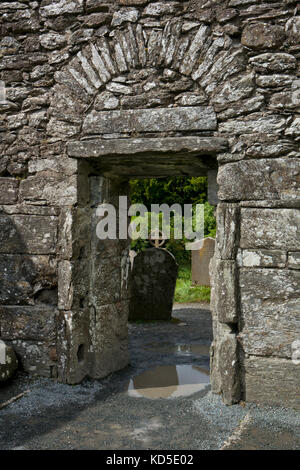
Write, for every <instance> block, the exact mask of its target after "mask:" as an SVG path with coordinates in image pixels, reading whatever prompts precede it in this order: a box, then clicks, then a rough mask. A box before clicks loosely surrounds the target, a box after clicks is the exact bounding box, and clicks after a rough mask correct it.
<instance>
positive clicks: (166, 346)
mask: <svg viewBox="0 0 300 470" xmlns="http://www.w3.org/2000/svg"><path fill="white" fill-rule="evenodd" d="M129 184H130V200H131V204H136V205H137V204H139V205H141V204H142V205H143V206H145V207H146V208H147V209H148V211H147V212H146V213H144V214H143V217H142V218H144V219H146V221H147V222H149V224H148V237H147V238H143V239H141V238H138V239H136V240H132V241H131V246H130V260H131V273H132V276H133V278H132V279H131V296H132V297H131V299H132V298H133V299H134V300H133V301H132V302H130V306H129V324H128V327H129V351H130V363H131V365H132V366H133V367H134V368H135V370H136V375H135V376H133V377H132V379H131V380H130V383H129V384H128V394H129V395H130V396H132V397H135V398H138V397H144V398H150V399H155V398H174V397H179V396H188V395H191V394H194V393H196V392H203V391H204V390H205V389H206V388H207V386H208V385H209V383H210V380H209V373H210V345H211V341H212V320H211V313H210V304H209V302H210V282H209V258H208V257H204V258H203V256H202V266H200V265H199V267H197V266H196V264H197V263H198V264H199V263H200V262H201V252H203V246H202V247H201V242H202V244H203V241H204V240H207V239H210V240H214V238H215V235H216V219H215V214H214V212H215V207H214V206H213V205H212V204H210V202H209V201H208V178H207V177H206V176H198V177H187V176H172V177H164V178H143V179H131V180H130V182H129ZM212 202H213V201H212ZM155 204H157V205H159V206H160V207H162V205H163V204H167V205H168V206H169V207H172V206H173V207H174V204H179V205H180V206H181V207H183V206H184V205H186V204H190V205H192V208H193V210H192V213H193V214H194V215H195V208H196V205H197V204H201V205H203V208H204V233H203V235H204V239H202V240H201V242H199V241H198V242H197V243H198V245H199V246H197V245H196V246H194V247H193V248H192V250H191V249H189V250H187V249H186V246H187V243H188V242H189V240H187V239H186V238H185V233H183V237H182V238H180V239H177V238H176V236H175V230H174V226H175V215H174V213H171V214H170V219H169V222H170V227H167V228H169V229H170V233H168V234H166V233H164V229H163V228H164V227H163V223H162V219H163V216H162V213H161V214H160V217H159V218H158V222H159V224H158V225H157V226H153V224H150V221H151V207H155V206H153V205H155ZM182 214H183V213H182ZM137 219H139V223H141V217H137V216H132V217H131V223H134V221H136V220H137ZM177 222H178V221H177ZM181 222H182V224H183V223H184V215H182V221H181ZM146 225H147V224H146ZM165 226H166V225H165ZM204 245H205V243H204ZM195 248H197V249H195ZM204 249H205V246H204ZM161 250H165V251H167V252H168V253H170V255H171V256H172V257H173V258H174V261H175V263H176V264H177V266H178V267H177V279H176V285H175V284H174V292H173V298H172V308H171V315H170V318H168V319H166V316H165V303H164V302H165V300H166V296H170V295H172V294H171V292H170V288H169V282H170V278H172V277H173V272H172V271H174V269H175V268H174V266H172V265H171V266H170V267H168V262H167V261H166V260H165V261H164V263H165V264H163V263H162V264H159V258H157V262H158V264H159V266H158V267H156V266H155V263H156V258H155V252H157V254H159V253H161ZM202 255H203V253H202ZM212 255H213V252H212V253H211V256H212ZM142 256H145V257H147V259H148V260H149V257H151V256H152V257H153V264H151V263H149V264H148V265H147V266H145V269H144V270H143V266H142V265H141V263H142V261H141V260H142ZM135 263H138V266H137V267H136V266H135ZM155 270H160V271H161V272H163V274H161V276H160V277H159V279H158V278H157V274H156V273H154V271H155ZM204 270H205V271H206V272H207V273H206V274H204V273H203V272H202V271H204ZM199 271H200V274H201V275H202V277H201V276H200V278H199V279H197V276H196V275H197V274H198V273H199ZM151 272H153V273H154V280H153V282H152V283H151V281H149V276H150V277H151ZM136 276H138V282H136ZM146 276H147V278H146ZM207 277H208V280H207V281H205V285H201V279H202V280H203V279H205V278H207ZM143 281H144V283H145V284H147V288H146V289H145V285H144V284H143ZM160 284H164V285H165V286H166V287H165V288H163V289H161V286H160ZM136 290H138V291H139V292H138V294H137V292H136ZM149 297H150V299H149ZM143 301H144V302H143ZM151 302H152V303H151ZM143 303H145V304H147V305H150V307H149V308H150V309H151V307H153V311H152V312H147V314H145V308H146V307H145V305H143ZM159 306H161V309H160V307H159ZM149 308H148V310H149ZM151 314H152V315H151Z"/></svg>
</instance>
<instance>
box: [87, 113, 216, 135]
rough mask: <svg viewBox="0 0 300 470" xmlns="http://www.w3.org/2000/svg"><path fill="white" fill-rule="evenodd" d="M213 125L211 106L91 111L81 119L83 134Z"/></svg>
mask: <svg viewBox="0 0 300 470" xmlns="http://www.w3.org/2000/svg"><path fill="white" fill-rule="evenodd" d="M216 129H217V116H216V113H215V111H214V109H213V107H212V106H194V107H186V108H183V107H176V108H156V109H134V110H116V111H92V112H91V113H90V114H88V115H87V116H86V118H85V120H84V123H83V132H84V134H86V135H96V134H112V133H114V132H118V133H119V132H120V133H128V132H170V131H171V132H176V131H177V132H178V131H184V132H185V131H215V130H216Z"/></svg>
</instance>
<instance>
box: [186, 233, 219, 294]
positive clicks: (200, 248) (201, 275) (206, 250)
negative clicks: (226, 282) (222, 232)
mask: <svg viewBox="0 0 300 470" xmlns="http://www.w3.org/2000/svg"><path fill="white" fill-rule="evenodd" d="M191 247H192V284H194V285H198V286H210V276H209V263H210V260H211V258H212V257H213V255H214V251H215V240H214V238H210V237H208V238H203V240H199V241H197V242H195V243H193V244H191Z"/></svg>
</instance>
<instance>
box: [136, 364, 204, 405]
mask: <svg viewBox="0 0 300 470" xmlns="http://www.w3.org/2000/svg"><path fill="white" fill-rule="evenodd" d="M209 383H210V381H209V371H208V370H205V369H202V368H201V367H198V366H192V365H177V366H159V367H156V368H155V369H151V370H148V371H146V372H144V373H143V374H141V375H137V376H136V377H134V378H133V379H131V380H130V382H129V386H128V394H129V396H131V397H145V398H176V397H183V396H188V395H192V394H193V393H196V392H199V391H200V390H203V389H204V388H205V387H206V386H207V385H208V384H209Z"/></svg>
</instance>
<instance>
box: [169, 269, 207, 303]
mask: <svg viewBox="0 0 300 470" xmlns="http://www.w3.org/2000/svg"><path fill="white" fill-rule="evenodd" d="M191 274H192V273H191V268H190V266H180V267H179V272H178V278H177V282H176V290H175V302H178V303H189V302H207V303H209V302H210V287H205V286H197V287H192V280H191Z"/></svg>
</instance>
